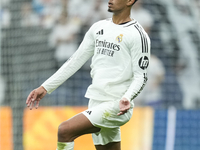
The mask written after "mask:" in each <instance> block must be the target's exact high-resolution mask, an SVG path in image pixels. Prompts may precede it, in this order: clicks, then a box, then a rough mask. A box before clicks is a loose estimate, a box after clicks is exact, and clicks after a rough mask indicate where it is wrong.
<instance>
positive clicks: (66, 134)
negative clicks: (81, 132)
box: [58, 122, 73, 142]
mask: <svg viewBox="0 0 200 150" xmlns="http://www.w3.org/2000/svg"><path fill="white" fill-rule="evenodd" d="M58 141H59V142H72V141H73V139H72V134H71V132H70V126H69V124H68V123H67V122H63V123H61V124H60V125H59V127H58Z"/></svg>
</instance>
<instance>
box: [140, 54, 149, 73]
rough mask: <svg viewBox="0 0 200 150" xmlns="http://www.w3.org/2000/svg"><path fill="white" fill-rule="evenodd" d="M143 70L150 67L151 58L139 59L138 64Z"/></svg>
mask: <svg viewBox="0 0 200 150" xmlns="http://www.w3.org/2000/svg"><path fill="white" fill-rule="evenodd" d="M138 64H139V66H140V68H141V69H143V70H144V69H146V68H147V67H148V66H149V58H148V57H147V56H143V57H141V58H140V59H139V62H138Z"/></svg>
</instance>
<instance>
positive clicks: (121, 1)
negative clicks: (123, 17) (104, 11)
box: [108, 0, 128, 12]
mask: <svg viewBox="0 0 200 150" xmlns="http://www.w3.org/2000/svg"><path fill="white" fill-rule="evenodd" d="M127 2H128V0H109V2H108V11H109V12H118V11H122V10H123V9H125V8H126V7H127Z"/></svg>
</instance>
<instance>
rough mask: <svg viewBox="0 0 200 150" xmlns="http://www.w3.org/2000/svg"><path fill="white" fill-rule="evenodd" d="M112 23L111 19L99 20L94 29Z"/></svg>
mask: <svg viewBox="0 0 200 150" xmlns="http://www.w3.org/2000/svg"><path fill="white" fill-rule="evenodd" d="M111 21H112V19H111V18H107V19H104V20H99V21H97V22H95V23H94V24H93V25H92V27H97V26H102V25H105V24H107V23H110V22H111Z"/></svg>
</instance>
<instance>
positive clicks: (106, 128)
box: [82, 99, 133, 145]
mask: <svg viewBox="0 0 200 150" xmlns="http://www.w3.org/2000/svg"><path fill="white" fill-rule="evenodd" d="M82 113H83V114H84V115H85V116H86V117H87V118H88V119H89V120H90V122H91V123H92V124H93V125H94V126H95V127H99V128H101V130H100V132H98V133H93V134H92V138H93V142H94V145H106V144H108V143H110V142H119V141H121V133H120V126H122V125H124V124H125V123H127V122H128V121H129V120H130V118H131V116H132V113H133V104H132V103H131V108H130V109H129V110H128V112H127V113H125V114H123V115H121V116H118V115H117V114H118V113H119V100H118V101H103V102H102V101H99V100H91V99H90V101H89V105H88V109H87V110H86V111H84V112H82Z"/></svg>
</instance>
